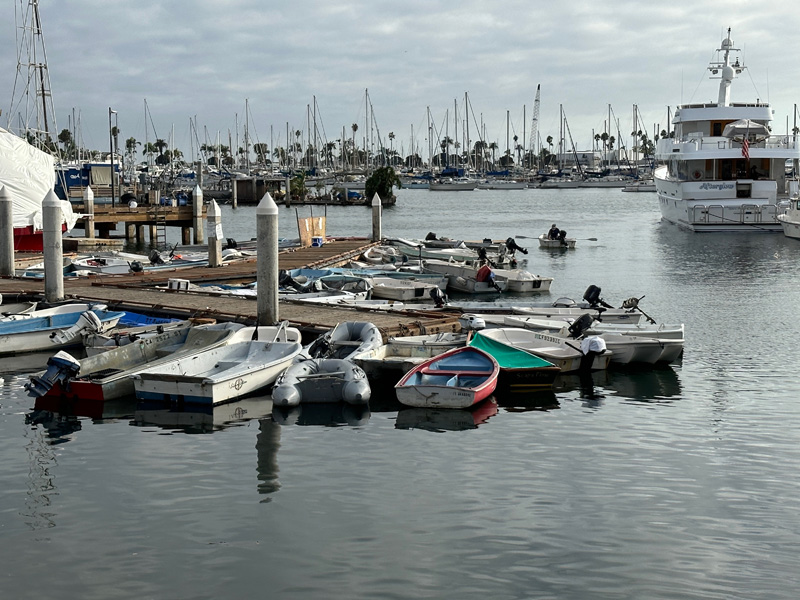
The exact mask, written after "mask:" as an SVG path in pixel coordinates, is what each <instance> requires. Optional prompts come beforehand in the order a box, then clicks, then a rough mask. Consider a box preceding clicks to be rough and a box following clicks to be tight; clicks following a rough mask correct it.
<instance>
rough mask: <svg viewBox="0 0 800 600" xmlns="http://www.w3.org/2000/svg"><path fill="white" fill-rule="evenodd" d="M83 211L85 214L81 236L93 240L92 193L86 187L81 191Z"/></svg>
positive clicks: (90, 189) (89, 188)
mask: <svg viewBox="0 0 800 600" xmlns="http://www.w3.org/2000/svg"><path fill="white" fill-rule="evenodd" d="M83 211H84V212H85V213H86V217H85V222H84V229H85V231H84V234H83V236H84V237H87V238H90V239H94V192H93V191H92V188H91V187H89V186H88V185H87V186H86V187H85V188H84V190H83Z"/></svg>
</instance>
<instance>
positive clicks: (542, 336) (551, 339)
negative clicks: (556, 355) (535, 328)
mask: <svg viewBox="0 0 800 600" xmlns="http://www.w3.org/2000/svg"><path fill="white" fill-rule="evenodd" d="M536 339H537V340H544V341H546V342H553V343H554V344H560V343H561V338H557V337H553V336H551V335H545V334H543V333H537V334H536Z"/></svg>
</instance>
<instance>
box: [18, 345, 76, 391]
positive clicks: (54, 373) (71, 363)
mask: <svg viewBox="0 0 800 600" xmlns="http://www.w3.org/2000/svg"><path fill="white" fill-rule="evenodd" d="M80 370H81V363H80V362H78V361H77V360H76V359H75V358H74V357H73V356H72V355H71V354H69V353H68V352H64V351H63V350H61V351H59V352H56V353H55V354H54V355H53V356H51V357H50V358H49V359H48V361H47V370H46V371H45V372H44V373H42V374H41V375H31V380H30V381H29V382H28V383H26V384H25V391H27V392H28V395H29V396H31V397H33V398H40V397H41V396H44V395H45V394H46V393H47V392H49V391H50V390H51V389H52V387H53V386H54V385H55V384H56V383H60V384H61V385H62V386H63V385H64V383H65V382H66V381H69V380H70V379H71V378H73V377H75V376H76V375H77V374H78V372H79V371H80Z"/></svg>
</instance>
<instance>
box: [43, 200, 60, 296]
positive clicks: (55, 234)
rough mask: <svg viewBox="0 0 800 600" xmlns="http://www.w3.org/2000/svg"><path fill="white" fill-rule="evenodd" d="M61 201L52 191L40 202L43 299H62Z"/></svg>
mask: <svg viewBox="0 0 800 600" xmlns="http://www.w3.org/2000/svg"><path fill="white" fill-rule="evenodd" d="M62 220H63V213H62V212H61V200H59V199H58V196H56V193H55V192H54V191H53V190H50V191H49V192H47V196H45V198H44V202H42V245H43V250H44V299H45V300H46V301H47V302H59V301H61V300H63V299H64V247H63V246H64V244H63V241H62V239H61V223H62Z"/></svg>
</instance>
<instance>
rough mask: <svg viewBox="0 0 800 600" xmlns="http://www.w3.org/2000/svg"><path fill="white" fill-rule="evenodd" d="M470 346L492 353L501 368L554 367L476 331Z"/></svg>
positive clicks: (519, 349) (521, 350)
mask: <svg viewBox="0 0 800 600" xmlns="http://www.w3.org/2000/svg"><path fill="white" fill-rule="evenodd" d="M469 345H470V346H474V347H475V348H479V349H481V350H483V351H484V352H486V353H488V354H491V355H492V356H493V357H494V359H495V360H496V361H497V364H499V365H500V368H501V369H534V368H537V367H552V366H555V365H553V363H551V362H548V361H546V360H544V359H543V358H539V357H538V356H534V355H533V354H531V353H530V352H526V351H525V350H523V349H521V348H514V347H513V346H509V345H507V344H503V343H501V342H497V341H495V340H493V339H490V338H487V337H484V336H482V335H481V334H480V332H476V333H475V335H473V336H472V339H471V340H470V342H469Z"/></svg>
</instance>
